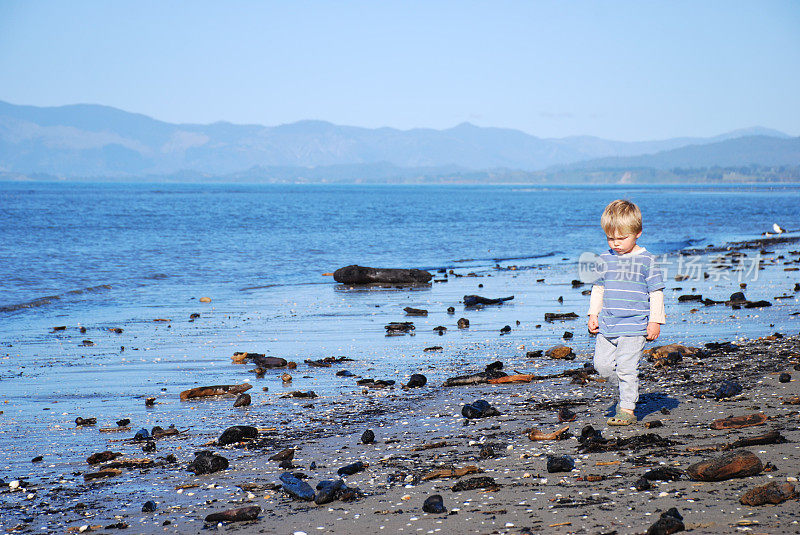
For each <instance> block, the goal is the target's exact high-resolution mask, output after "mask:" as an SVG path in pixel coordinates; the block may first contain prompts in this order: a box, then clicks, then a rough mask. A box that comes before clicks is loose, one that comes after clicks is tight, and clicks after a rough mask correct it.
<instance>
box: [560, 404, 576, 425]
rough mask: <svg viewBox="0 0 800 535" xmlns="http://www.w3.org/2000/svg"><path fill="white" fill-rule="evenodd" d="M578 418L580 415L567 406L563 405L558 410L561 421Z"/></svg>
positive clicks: (572, 420)
mask: <svg viewBox="0 0 800 535" xmlns="http://www.w3.org/2000/svg"><path fill="white" fill-rule="evenodd" d="M577 418H578V415H577V414H575V413H574V412H572V411H571V410H569V409H568V408H567V407H562V408H560V409H559V410H558V421H559V422H574V421H575V420H576V419H577Z"/></svg>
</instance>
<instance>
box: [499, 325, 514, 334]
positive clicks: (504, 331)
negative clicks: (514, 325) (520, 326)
mask: <svg viewBox="0 0 800 535" xmlns="http://www.w3.org/2000/svg"><path fill="white" fill-rule="evenodd" d="M510 332H511V325H506V326H505V327H503V328H502V329H500V333H501V334H506V333H510Z"/></svg>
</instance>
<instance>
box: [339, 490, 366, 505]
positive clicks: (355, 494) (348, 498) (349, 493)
mask: <svg viewBox="0 0 800 535" xmlns="http://www.w3.org/2000/svg"><path fill="white" fill-rule="evenodd" d="M363 497H364V495H363V494H362V493H361V491H360V490H359V489H358V487H356V488H351V487H346V486H345V487H342V488H341V490H340V491H339V499H340V500H341V501H343V502H354V501H356V500H359V499H361V498H363Z"/></svg>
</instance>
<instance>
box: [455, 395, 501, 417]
mask: <svg viewBox="0 0 800 535" xmlns="http://www.w3.org/2000/svg"><path fill="white" fill-rule="evenodd" d="M461 415H462V416H463V417H464V418H467V419H474V418H488V417H490V416H499V415H500V411H498V410H497V409H496V408H494V407H492V406H491V405H490V404H489V402H488V401H486V400H483V399H479V400H477V401H475V402H473V403H468V404H466V405H464V406H463V407H462V408H461Z"/></svg>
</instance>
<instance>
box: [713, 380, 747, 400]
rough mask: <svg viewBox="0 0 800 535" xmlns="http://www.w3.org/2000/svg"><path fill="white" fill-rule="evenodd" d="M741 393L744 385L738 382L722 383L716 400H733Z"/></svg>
mask: <svg viewBox="0 0 800 535" xmlns="http://www.w3.org/2000/svg"><path fill="white" fill-rule="evenodd" d="M741 393H742V385H740V384H739V383H737V382H736V381H722V383H721V384H720V385H719V388H717V390H716V391H715V392H714V399H716V400H717V401H719V400H720V399H725V398H732V397H733V396H736V395H739V394H741Z"/></svg>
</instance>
